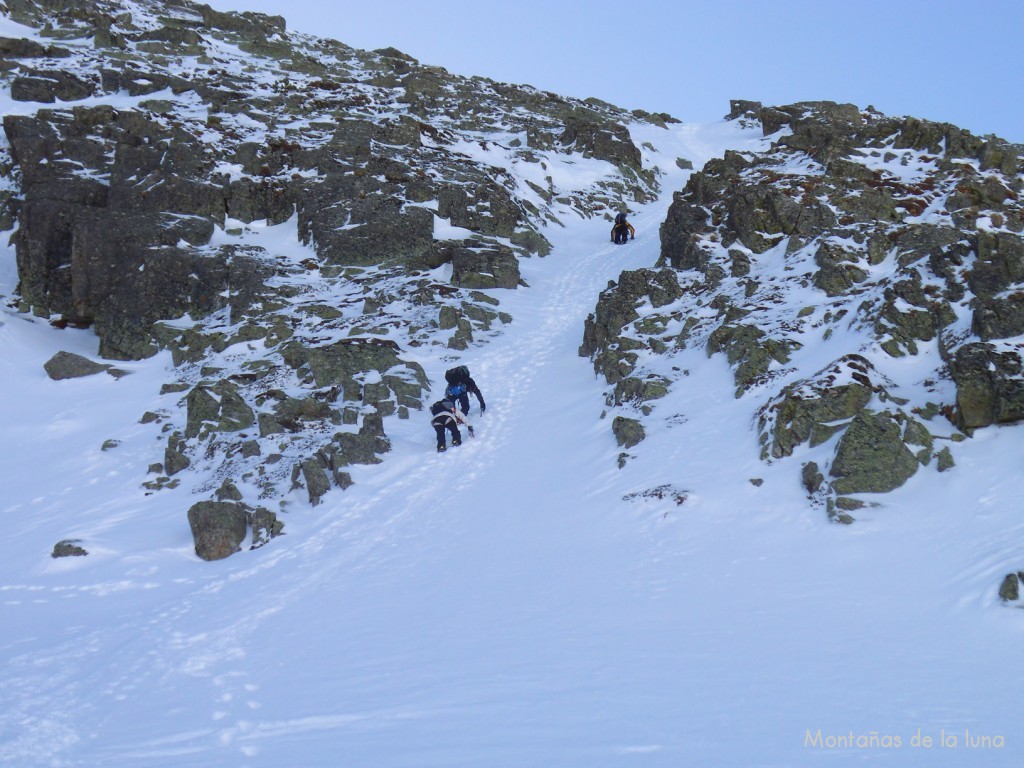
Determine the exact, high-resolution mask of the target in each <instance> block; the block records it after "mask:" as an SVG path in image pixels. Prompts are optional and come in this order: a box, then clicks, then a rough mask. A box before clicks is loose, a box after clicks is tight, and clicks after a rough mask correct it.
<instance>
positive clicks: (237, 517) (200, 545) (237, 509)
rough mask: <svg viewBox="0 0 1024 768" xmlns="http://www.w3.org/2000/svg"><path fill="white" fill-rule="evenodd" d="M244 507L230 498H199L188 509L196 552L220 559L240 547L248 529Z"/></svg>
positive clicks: (203, 555)
mask: <svg viewBox="0 0 1024 768" xmlns="http://www.w3.org/2000/svg"><path fill="white" fill-rule="evenodd" d="M248 522H249V519H248V508H247V507H246V506H245V505H244V504H241V503H239V502H234V501H200V502H198V503H196V504H193V505H192V506H191V507H190V508H189V510H188V523H189V526H190V527H191V529H192V538H193V540H194V542H195V550H196V555H198V556H199V557H200V558H202V559H203V560H223V559H224V558H225V557H230V556H231V555H233V554H234V553H235V552H238V551H239V550H240V549H241V546H240V545H241V543H242V541H244V540H245V535H246V532H247V531H248Z"/></svg>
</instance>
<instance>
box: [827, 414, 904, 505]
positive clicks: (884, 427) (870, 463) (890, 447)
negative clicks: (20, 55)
mask: <svg viewBox="0 0 1024 768" xmlns="http://www.w3.org/2000/svg"><path fill="white" fill-rule="evenodd" d="M902 433H903V430H902V428H901V425H900V423H899V421H898V420H897V419H896V417H895V415H894V414H893V413H890V412H888V411H882V412H880V413H872V412H869V411H863V412H861V413H859V414H858V415H857V416H855V417H854V419H853V421H852V422H850V426H849V427H848V428H847V430H846V432H844V433H843V436H842V437H841V438H840V439H839V446H838V447H837V449H836V456H835V459H834V460H833V461H832V467H831V469H830V470H829V474H830V475H831V477H832V478H833V479H832V481H831V485H832V488H833V490H835V491H836V493H839V494H850V493H887V492H889V491H892V490H895V489H896V488H899V487H900V486H901V485H903V483H905V482H906V481H907V480H908V479H910V478H911V477H912V476H913V475H914V473H915V472H916V471H917V468H918V461H917V457H915V456H914V454H913V453H912V452H911V451H910V449H909V448H907V446H906V445H905V444H904V442H903V434H902Z"/></svg>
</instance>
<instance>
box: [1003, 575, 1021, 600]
mask: <svg viewBox="0 0 1024 768" xmlns="http://www.w3.org/2000/svg"><path fill="white" fill-rule="evenodd" d="M999 599H1000V600H1002V601H1003V602H1015V601H1017V600H1020V574H1019V573H1008V574H1006V577H1005V578H1004V579H1003V582H1002V583H1001V584H1000V585H999Z"/></svg>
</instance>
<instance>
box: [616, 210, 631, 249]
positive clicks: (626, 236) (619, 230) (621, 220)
mask: <svg viewBox="0 0 1024 768" xmlns="http://www.w3.org/2000/svg"><path fill="white" fill-rule="evenodd" d="M635 238H636V230H635V229H633V225H632V224H630V223H629V222H628V221H626V214H624V213H619V214H616V216H615V224H614V225H613V226H612V242H613V243H615V244H616V245H622V243H624V242H626V240H634V239H635Z"/></svg>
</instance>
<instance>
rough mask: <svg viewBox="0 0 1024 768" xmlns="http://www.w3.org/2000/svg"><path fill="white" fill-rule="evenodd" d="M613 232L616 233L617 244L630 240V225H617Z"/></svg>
mask: <svg viewBox="0 0 1024 768" xmlns="http://www.w3.org/2000/svg"><path fill="white" fill-rule="evenodd" d="M612 234H613V235H615V244H616V245H622V244H623V243H624V242H626V241H627V240H629V227H616V228H615V230H614V231H613V232H612Z"/></svg>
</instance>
